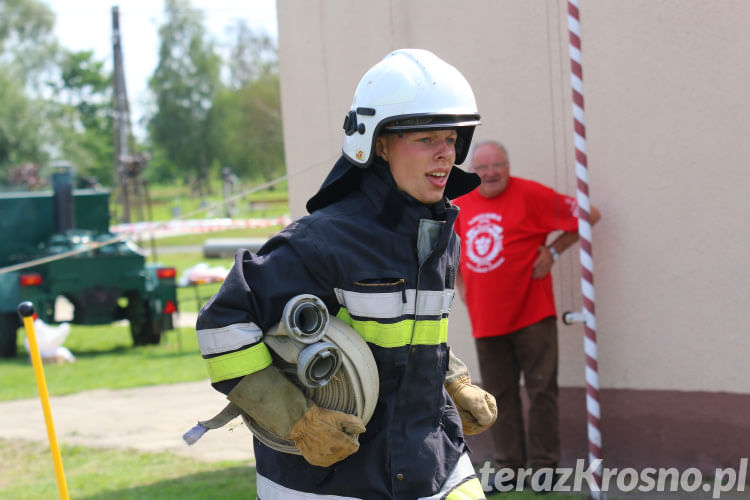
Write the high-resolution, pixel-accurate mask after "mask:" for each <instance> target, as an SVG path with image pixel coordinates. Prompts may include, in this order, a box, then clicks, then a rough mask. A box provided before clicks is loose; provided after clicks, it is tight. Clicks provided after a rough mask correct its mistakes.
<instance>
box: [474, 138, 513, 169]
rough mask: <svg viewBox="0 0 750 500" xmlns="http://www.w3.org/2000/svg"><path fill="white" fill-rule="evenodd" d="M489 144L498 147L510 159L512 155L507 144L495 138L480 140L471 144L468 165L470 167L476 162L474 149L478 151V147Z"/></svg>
mask: <svg viewBox="0 0 750 500" xmlns="http://www.w3.org/2000/svg"><path fill="white" fill-rule="evenodd" d="M488 144H491V145H493V146H495V147H496V148H498V149H499V150H501V151H502V152H503V153H505V157H506V158H507V159H508V161H510V155H508V149H507V148H506V147H505V146H503V145H502V143H500V142H499V141H495V140H487V141H479V142H475V143H474V144H472V145H471V150H470V151H469V165H468V166H469V168H471V166H472V165H473V163H474V151H476V150H477V148H479V147H481V146H486V145H488Z"/></svg>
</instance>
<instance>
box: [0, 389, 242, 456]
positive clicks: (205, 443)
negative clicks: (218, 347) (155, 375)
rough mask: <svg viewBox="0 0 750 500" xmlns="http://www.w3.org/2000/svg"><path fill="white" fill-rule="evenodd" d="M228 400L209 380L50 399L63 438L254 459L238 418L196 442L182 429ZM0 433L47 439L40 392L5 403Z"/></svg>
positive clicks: (1, 406) (0, 406)
mask: <svg viewBox="0 0 750 500" xmlns="http://www.w3.org/2000/svg"><path fill="white" fill-rule="evenodd" d="M225 404H226V399H225V398H224V396H223V395H221V394H219V393H218V392H216V391H214V390H213V389H212V388H211V386H210V385H209V382H208V380H205V381H199V382H186V383H180V384H171V385H160V386H150V387H140V388H134V389H119V390H109V389H97V390H93V391H85V392H81V393H78V394H72V395H69V396H55V397H52V398H51V399H50V407H51V409H52V416H53V418H54V424H55V431H56V434H57V439H58V441H59V442H60V443H61V444H77V445H83V446H91V447H102V448H133V449H136V450H139V451H147V452H158V451H169V452H172V453H176V454H179V455H182V456H186V457H191V458H195V459H198V460H205V461H219V460H254V457H253V453H252V443H251V434H250V431H248V430H247V428H246V427H245V426H244V425H243V424H242V421H241V420H240V419H235V420H234V421H232V422H230V423H229V424H228V425H227V426H225V427H224V428H221V429H216V430H213V431H209V432H208V433H206V434H205V435H204V436H203V438H202V439H201V440H200V441H198V442H197V443H196V444H194V445H193V446H187V445H186V444H185V443H184V442H183V441H182V434H183V433H184V432H185V431H187V430H188V429H190V428H191V427H192V426H193V425H195V423H196V421H197V420H199V419H200V420H204V419H207V418H210V417H212V416H213V415H214V414H215V413H216V412H218V411H219V410H221V409H222V408H223V407H224V405H225ZM0 437H2V438H8V439H25V440H32V441H42V442H47V431H46V426H45V423H44V414H43V412H42V405H41V402H40V400H39V399H38V398H34V399H23V400H17V401H8V402H2V403H0Z"/></svg>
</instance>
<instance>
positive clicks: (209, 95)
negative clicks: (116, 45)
mask: <svg viewBox="0 0 750 500" xmlns="http://www.w3.org/2000/svg"><path fill="white" fill-rule="evenodd" d="M165 14H166V22H165V23H164V25H162V26H161V27H160V29H159V36H160V39H161V43H160V47H159V63H158V65H157V68H156V70H155V71H154V74H153V76H152V77H151V79H150V81H149V87H150V88H151V90H152V91H153V93H154V94H155V97H156V113H155V114H154V115H153V117H152V118H151V119H150V121H149V127H148V128H149V131H150V133H151V138H152V140H153V142H154V143H155V144H156V145H157V146H158V147H160V148H161V149H163V151H164V152H165V153H166V156H167V158H168V159H169V161H170V162H171V163H172V164H174V165H176V166H177V167H178V168H179V171H180V172H182V173H183V175H186V176H191V177H192V179H193V180H198V181H199V189H203V187H204V183H203V182H200V181H201V180H205V179H207V177H208V170H209V168H210V166H211V165H212V163H213V162H214V158H215V149H216V148H215V145H214V144H212V141H211V138H212V135H211V133H210V119H211V113H210V111H211V106H212V102H213V100H214V96H215V94H216V91H217V89H218V87H219V67H220V58H219V56H218V55H217V54H216V51H215V48H214V45H213V43H212V42H211V41H210V40H209V39H208V38H207V36H206V33H205V29H204V27H203V24H202V15H201V13H200V11H198V10H195V9H193V8H192V7H191V6H190V3H189V1H188V0H167V1H166V5H165ZM186 180H188V179H187V178H186Z"/></svg>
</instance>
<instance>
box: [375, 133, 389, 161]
mask: <svg viewBox="0 0 750 500" xmlns="http://www.w3.org/2000/svg"><path fill="white" fill-rule="evenodd" d="M375 154H376V155H378V156H379V157H381V158H382V159H383V160H384V161H388V147H387V144H386V140H385V137H383V136H382V135H379V136H378V138H377V139H376V140H375Z"/></svg>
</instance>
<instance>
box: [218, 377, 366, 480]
mask: <svg viewBox="0 0 750 500" xmlns="http://www.w3.org/2000/svg"><path fill="white" fill-rule="evenodd" d="M227 397H228V398H229V400H230V401H231V402H232V403H234V404H235V405H237V406H239V407H240V408H241V409H242V410H243V411H244V412H245V413H247V414H248V415H250V417H251V418H252V419H253V420H255V421H256V422H258V423H259V424H261V425H262V426H264V427H265V428H266V429H268V430H269V431H271V432H272V433H274V434H275V435H277V436H279V437H280V438H283V439H291V440H292V441H294V444H295V445H296V446H297V448H298V449H299V451H300V452H301V453H302V456H303V457H305V460H307V461H308V462H309V463H310V464H312V465H317V466H320V467H328V466H330V465H332V464H335V463H336V462H339V461H341V460H343V459H345V458H346V457H348V456H349V455H351V454H352V453H354V452H356V451H357V450H358V449H359V441H358V440H357V436H358V435H359V434H361V433H363V432H364V431H365V425H364V423H362V420H361V419H360V418H359V417H357V416H356V415H349V414H347V413H344V412H340V411H336V410H328V409H325V408H320V407H318V406H317V405H316V404H315V403H313V402H312V401H310V400H309V399H307V398H306V397H305V395H304V394H302V391H300V390H299V388H298V387H297V386H296V385H294V384H293V383H292V382H291V381H290V380H289V379H288V378H286V377H285V376H284V374H282V373H281V372H280V371H279V370H278V368H276V367H275V366H273V365H269V366H267V367H266V368H263V369H262V370H259V371H257V372H255V373H252V374H250V375H246V376H245V377H243V378H242V380H240V382H239V384H237V386H236V387H235V388H234V389H232V390H231V391H230V392H229V394H228V396H227Z"/></svg>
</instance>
